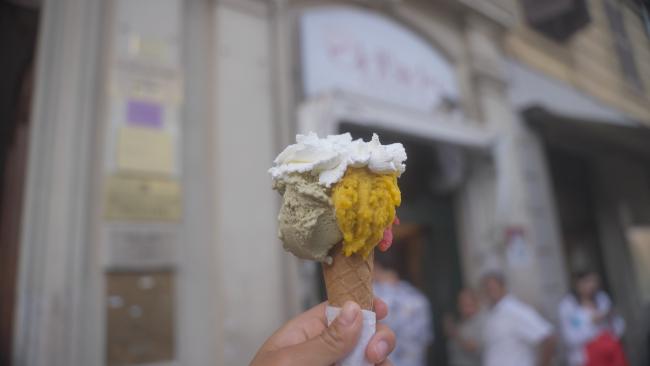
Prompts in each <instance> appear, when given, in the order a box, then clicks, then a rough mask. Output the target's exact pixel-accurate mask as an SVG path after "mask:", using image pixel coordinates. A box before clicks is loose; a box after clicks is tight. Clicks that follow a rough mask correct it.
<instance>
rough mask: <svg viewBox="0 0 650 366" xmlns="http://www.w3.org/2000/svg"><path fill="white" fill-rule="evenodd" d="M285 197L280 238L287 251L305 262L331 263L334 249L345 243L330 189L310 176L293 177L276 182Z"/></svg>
mask: <svg viewBox="0 0 650 366" xmlns="http://www.w3.org/2000/svg"><path fill="white" fill-rule="evenodd" d="M273 188H274V189H276V190H277V191H278V192H279V193H280V194H282V207H281V208H280V214H279V216H278V223H279V234H278V235H279V237H280V239H281V240H282V242H283V247H284V249H285V250H287V251H289V252H291V253H293V254H294V255H295V256H297V257H299V258H303V259H310V260H315V261H320V262H327V263H330V262H331V258H330V257H329V256H328V252H329V251H330V249H331V248H332V247H333V246H334V245H336V244H337V243H339V242H341V240H343V234H342V233H341V231H340V230H339V227H338V224H337V222H336V215H335V212H334V206H333V205H332V201H331V198H330V197H331V194H330V192H329V189H328V188H326V187H324V186H323V185H320V184H319V183H318V177H317V176H313V175H311V174H309V173H293V174H289V175H287V176H285V177H283V178H282V179H279V180H276V181H275V183H274V186H273Z"/></svg>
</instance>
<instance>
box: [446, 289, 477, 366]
mask: <svg viewBox="0 0 650 366" xmlns="http://www.w3.org/2000/svg"><path fill="white" fill-rule="evenodd" d="M458 313H459V315H460V322H459V323H458V324H456V323H455V322H454V319H453V318H452V317H451V316H447V317H446V318H445V321H444V326H445V333H446V335H447V338H448V339H449V341H448V343H447V347H448V350H449V351H448V353H449V364H450V366H480V365H481V361H482V360H481V354H482V348H483V345H482V334H483V327H484V326H485V313H484V312H483V311H481V307H480V304H479V301H478V296H476V293H475V292H474V291H473V290H471V289H464V290H462V291H461V292H460V293H459V294H458Z"/></svg>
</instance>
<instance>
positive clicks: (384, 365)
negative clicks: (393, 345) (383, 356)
mask: <svg viewBox="0 0 650 366" xmlns="http://www.w3.org/2000/svg"><path fill="white" fill-rule="evenodd" d="M377 366H393V363H392V362H391V361H390V360H386V361H384V362H382V363H378V364H377Z"/></svg>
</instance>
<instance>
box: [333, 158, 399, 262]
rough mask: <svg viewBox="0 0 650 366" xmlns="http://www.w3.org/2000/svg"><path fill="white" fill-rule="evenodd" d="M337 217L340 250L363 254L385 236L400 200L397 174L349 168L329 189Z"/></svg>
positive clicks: (366, 254) (367, 252)
mask: <svg viewBox="0 0 650 366" xmlns="http://www.w3.org/2000/svg"><path fill="white" fill-rule="evenodd" d="M332 201H333V202H334V208H335V211H336V219H337V222H338V224H339V228H340V229H341V232H343V253H344V254H345V255H347V256H349V255H352V254H355V253H358V254H360V255H362V256H363V257H364V258H366V257H367V256H368V254H370V252H371V251H372V250H373V249H374V248H375V246H377V245H378V244H379V243H380V242H382V240H384V239H385V237H384V233H385V231H386V229H388V228H390V227H391V225H392V224H393V222H394V221H395V207H397V206H399V205H400V203H401V193H400V190H399V187H398V186H397V175H396V174H376V173H373V172H372V171H370V170H369V169H366V168H350V169H348V170H347V172H346V173H345V176H344V177H343V179H342V180H341V181H340V182H339V183H337V184H336V185H335V186H334V188H333V189H332Z"/></svg>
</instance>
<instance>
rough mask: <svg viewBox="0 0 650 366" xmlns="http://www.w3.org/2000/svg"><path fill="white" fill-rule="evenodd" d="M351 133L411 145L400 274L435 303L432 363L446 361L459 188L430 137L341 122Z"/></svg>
mask: <svg viewBox="0 0 650 366" xmlns="http://www.w3.org/2000/svg"><path fill="white" fill-rule="evenodd" d="M345 132H349V133H350V134H351V135H352V137H353V138H355V139H357V138H363V139H364V140H365V141H368V140H369V139H370V138H371V136H372V132H377V133H378V134H379V136H380V137H381V142H382V143H383V144H390V143H394V142H400V143H402V144H403V145H404V147H405V149H406V153H407V156H408V160H407V169H406V172H405V173H404V174H403V175H402V177H401V178H400V181H399V184H400V189H401V191H402V205H401V206H400V207H399V208H398V210H397V215H398V217H399V218H400V221H401V225H399V226H396V227H395V243H394V245H393V246H392V247H391V249H390V252H392V254H393V255H394V256H395V257H396V259H397V262H398V266H397V267H398V268H399V270H398V272H399V274H400V277H401V278H402V279H405V280H407V281H409V282H410V283H411V284H413V285H414V286H415V287H417V288H418V289H419V290H420V291H422V292H423V293H424V294H425V295H426V297H427V298H428V300H429V303H430V305H431V311H432V313H433V314H432V317H433V334H434V335H435V338H434V343H433V344H432V345H431V347H430V349H429V357H428V364H429V365H445V364H447V352H446V350H447V346H446V344H445V337H444V336H443V328H442V317H443V314H447V313H451V312H453V311H454V309H455V303H456V295H457V294H458V291H460V289H461V287H462V284H463V278H462V272H461V266H460V254H459V246H458V239H457V235H456V233H457V231H456V227H457V225H456V211H455V190H454V189H453V188H450V187H449V184H447V181H448V179H446V178H445V177H443V175H445V173H444V169H443V168H442V167H441V166H440V159H437V154H438V152H437V149H436V145H435V144H434V143H432V142H431V141H430V140H427V139H422V138H418V137H415V136H408V135H404V134H399V133H396V132H394V131H388V130H379V129H373V131H370V130H369V129H368V128H367V127H361V126H358V125H355V124H353V123H342V124H341V125H340V127H339V133H345ZM443 181H444V183H442V182H443Z"/></svg>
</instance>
